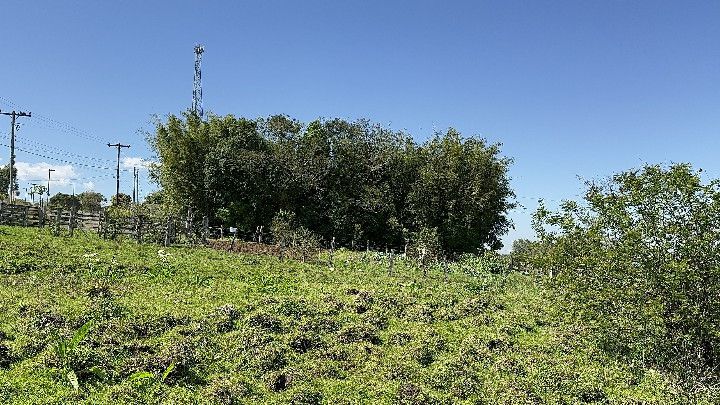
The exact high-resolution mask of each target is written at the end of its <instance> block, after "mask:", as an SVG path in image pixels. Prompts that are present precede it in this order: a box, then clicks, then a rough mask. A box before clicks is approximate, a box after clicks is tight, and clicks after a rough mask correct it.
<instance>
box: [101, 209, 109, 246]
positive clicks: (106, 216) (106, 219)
mask: <svg viewBox="0 0 720 405" xmlns="http://www.w3.org/2000/svg"><path fill="white" fill-rule="evenodd" d="M103 216H104V218H103V220H104V221H103V222H104V225H103V239H107V234H108V228H109V227H110V214H109V213H108V211H107V209H106V210H104V211H103Z"/></svg>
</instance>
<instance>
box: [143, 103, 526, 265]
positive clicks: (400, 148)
mask: <svg viewBox="0 0 720 405" xmlns="http://www.w3.org/2000/svg"><path fill="white" fill-rule="evenodd" d="M149 141H150V143H151V145H152V147H153V149H154V150H155V152H156V154H157V157H158V160H159V162H160V164H159V165H156V166H155V167H154V168H153V169H152V176H153V177H154V178H155V179H156V180H157V181H158V183H159V184H160V185H161V186H162V187H163V193H164V196H165V202H166V203H167V204H169V205H171V206H172V207H173V209H175V210H176V211H178V212H181V211H184V210H186V209H187V208H188V207H191V208H192V209H193V210H194V211H195V212H198V213H200V215H208V216H210V217H211V218H212V221H213V222H214V223H222V224H225V225H232V226H236V227H238V228H240V229H241V230H244V231H252V230H254V229H255V228H256V227H257V226H260V225H268V224H270V222H271V221H272V219H273V218H274V217H275V215H276V214H277V213H278V212H279V211H281V210H284V211H288V212H295V213H296V215H297V218H296V220H297V222H298V224H299V225H300V226H303V227H305V228H307V229H309V230H311V231H312V232H314V233H316V234H318V235H320V236H321V237H322V238H323V239H325V240H331V239H332V238H333V237H335V238H336V241H337V243H338V244H340V245H355V244H362V245H364V244H365V242H366V241H368V240H369V241H372V242H373V243H375V244H380V245H390V246H394V247H400V246H403V245H404V244H405V238H406V237H407V236H408V235H409V234H411V233H413V232H420V231H421V229H422V228H428V229H432V228H435V229H436V230H437V234H438V241H439V243H440V244H441V247H442V249H443V250H445V251H452V252H477V251H478V250H482V249H498V248H500V247H501V244H500V236H501V235H502V234H504V233H505V232H506V231H507V229H508V227H509V226H510V221H509V219H508V218H507V216H506V214H507V212H508V210H510V209H512V208H513V207H514V203H513V202H512V198H513V197H514V195H513V192H512V190H510V188H509V180H508V177H507V171H508V167H509V165H510V163H511V161H510V160H509V159H507V158H504V157H502V156H500V145H497V144H493V145H488V144H487V143H486V142H485V141H484V140H483V139H479V138H474V137H470V138H464V137H463V136H462V135H461V134H460V133H459V132H458V131H456V130H454V129H449V130H448V131H447V132H446V133H436V134H434V137H433V138H432V139H430V140H428V141H427V142H425V143H423V144H418V143H416V142H415V141H414V140H413V139H412V137H411V136H410V135H409V134H407V133H404V132H394V131H391V130H388V129H386V128H383V127H381V126H379V125H373V124H371V123H369V122H367V121H364V120H359V121H355V122H348V121H344V120H341V119H332V120H316V121H313V122H311V123H309V124H307V125H304V124H302V123H300V122H298V121H296V120H293V119H290V118H288V117H286V116H273V117H269V118H267V119H257V120H249V119H246V118H236V117H234V116H232V115H228V116H225V117H220V116H213V115H210V116H209V118H208V119H207V120H200V119H199V118H198V117H197V116H196V115H194V114H191V113H188V114H185V116H183V117H177V116H172V115H171V116H170V117H168V119H167V120H166V121H165V122H158V123H157V129H156V132H155V133H154V134H152V135H150V137H149Z"/></svg>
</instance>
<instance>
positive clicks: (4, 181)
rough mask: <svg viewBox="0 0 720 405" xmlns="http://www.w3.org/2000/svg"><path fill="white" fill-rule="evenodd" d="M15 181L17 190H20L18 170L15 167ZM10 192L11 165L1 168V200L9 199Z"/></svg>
mask: <svg viewBox="0 0 720 405" xmlns="http://www.w3.org/2000/svg"><path fill="white" fill-rule="evenodd" d="M13 179H15V187H13V188H14V189H15V190H17V189H18V183H17V168H15V167H13ZM9 191H10V165H5V166H2V167H0V196H2V197H0V198H7V196H8V192H9Z"/></svg>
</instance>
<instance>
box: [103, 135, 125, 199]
mask: <svg viewBox="0 0 720 405" xmlns="http://www.w3.org/2000/svg"><path fill="white" fill-rule="evenodd" d="M107 146H108V148H117V171H116V172H115V180H116V183H115V204H118V203H119V201H118V199H119V198H120V149H121V148H129V147H130V145H123V144H121V143H119V142H118V143H115V144H112V145H111V144H107Z"/></svg>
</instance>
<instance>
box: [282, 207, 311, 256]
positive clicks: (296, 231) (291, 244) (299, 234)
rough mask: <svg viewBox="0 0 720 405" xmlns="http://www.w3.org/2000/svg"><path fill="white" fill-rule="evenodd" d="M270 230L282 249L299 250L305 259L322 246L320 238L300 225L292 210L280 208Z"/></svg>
mask: <svg viewBox="0 0 720 405" xmlns="http://www.w3.org/2000/svg"><path fill="white" fill-rule="evenodd" d="M270 230H271V231H272V234H273V237H274V239H275V242H276V243H277V244H278V245H279V246H280V247H281V248H282V249H284V248H289V249H295V250H297V251H298V252H299V254H300V256H301V257H302V258H303V260H305V259H306V258H308V257H310V256H311V255H312V254H313V253H317V251H318V249H319V248H320V238H319V237H318V236H317V235H315V234H314V233H313V232H312V231H310V230H309V229H307V228H305V227H304V226H298V225H297V222H296V219H295V214H294V213H292V212H287V211H283V210H280V211H279V212H278V213H277V215H275V218H273V220H272V226H271V228H270Z"/></svg>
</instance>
